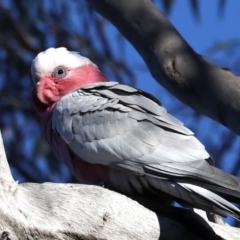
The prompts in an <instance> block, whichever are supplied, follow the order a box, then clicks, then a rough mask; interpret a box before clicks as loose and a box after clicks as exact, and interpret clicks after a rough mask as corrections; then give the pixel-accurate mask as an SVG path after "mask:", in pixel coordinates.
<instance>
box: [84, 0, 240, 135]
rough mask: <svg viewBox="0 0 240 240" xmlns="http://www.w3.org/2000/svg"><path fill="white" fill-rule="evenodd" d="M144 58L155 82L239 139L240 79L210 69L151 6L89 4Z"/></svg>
mask: <svg viewBox="0 0 240 240" xmlns="http://www.w3.org/2000/svg"><path fill="white" fill-rule="evenodd" d="M86 2H88V3H89V4H90V6H91V7H92V8H93V9H95V10H96V11H97V12H99V13H100V14H101V15H103V16H104V17H106V18H107V19H108V20H109V21H111V22H112V23H113V24H114V25H115V26H116V27H117V28H118V30H119V31H120V32H121V33H122V34H123V36H124V37H125V38H126V39H127V40H129V42H131V44H132V45H133V46H134V47H135V48H136V50H137V51H138V52H139V53H140V55H141V56H142V57H143V59H144V61H145V63H146V64H147V66H148V68H149V70H150V71H151V73H152V75H153V77H154V78H155V79H156V80H157V81H158V82H159V83H160V84H161V85H162V86H164V87H165V88H166V89H167V90H169V91H170V92H171V93H172V94H174V95H175V96H176V97H178V98H179V99H180V100H181V101H182V102H184V103H186V104H187V105H189V106H190V107H192V108H194V109H195V110H197V111H199V112H201V113H203V114H205V115H207V116H209V117H211V118H213V119H215V120H216V121H218V122H220V123H222V124H223V125H225V126H227V127H228V128H229V129H231V130H232V131H234V132H235V133H237V134H240V77H239V76H236V75H234V74H232V73H231V72H230V71H228V70H224V69H221V68H218V67H216V66H215V65H213V64H211V63H208V62H207V61H206V60H204V59H203V58H202V57H201V56H200V55H198V54H197V53H196V52H194V50H193V49H192V48H191V47H190V46H189V45H188V44H187V43H186V41H185V40H184V39H183V38H182V37H181V35H180V34H179V33H178V32H177V30H176V29H175V28H174V26H173V25H172V24H171V23H170V22H169V21H168V20H167V19H166V18H165V17H164V15H163V14H162V13H161V12H160V11H159V10H158V9H157V8H156V7H155V6H154V5H153V3H152V1H150V0H131V1H129V0H121V1H115V0H86Z"/></svg>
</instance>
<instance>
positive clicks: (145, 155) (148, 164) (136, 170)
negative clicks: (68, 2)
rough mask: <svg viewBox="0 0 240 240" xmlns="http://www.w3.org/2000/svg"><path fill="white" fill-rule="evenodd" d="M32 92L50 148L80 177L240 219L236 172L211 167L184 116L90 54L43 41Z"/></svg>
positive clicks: (136, 196) (162, 201)
mask: <svg viewBox="0 0 240 240" xmlns="http://www.w3.org/2000/svg"><path fill="white" fill-rule="evenodd" d="M31 71H32V77H33V80H34V83H35V87H34V89H33V91H32V99H33V103H34V106H35V108H36V109H37V110H38V111H39V113H40V115H41V118H42V122H43V129H44V134H45V137H46V139H47V141H48V143H49V144H50V145H51V147H52V148H53V150H54V152H55V153H56V154H57V155H58V157H59V158H60V159H62V161H63V162H64V163H65V164H66V165H67V166H68V167H69V168H70V170H71V172H72V173H73V175H74V176H75V177H76V178H77V179H78V180H79V181H80V182H81V183H84V184H95V185H104V187H106V188H109V189H112V190H115V191H117V192H120V193H123V194H126V195H127V196H131V197H132V198H133V199H144V198H145V197H147V196H151V198H152V199H155V200H157V202H159V204H166V206H167V205H168V204H173V203H174V202H178V203H180V204H182V205H184V206H189V207H194V208H200V209H203V210H205V211H210V212H213V213H217V214H220V215H222V216H226V215H227V214H229V215H231V216H233V217H235V218H237V219H238V220H240V210H239V209H238V208H237V207H235V206H234V205H232V204H231V203H230V202H229V201H233V202H238V203H239V202H240V179H238V178H237V177H235V176H232V175H230V174H228V173H225V172H224V171H222V170H220V169H218V168H216V167H214V164H213V161H212V160H211V158H210V157H209V154H208V153H207V152H206V150H205V148H204V146H203V145H202V144H201V143H200V142H199V141H198V140H197V139H196V138H195V137H194V134H193V133H192V132H191V131H190V130H189V129H187V128H186V127H184V126H183V124H182V122H180V121H179V120H177V119H176V118H174V117H173V116H172V115H170V114H169V113H167V111H166V109H165V108H164V107H163V106H162V104H161V103H160V102H159V101H158V99H156V98H155V97H154V96H152V95H151V94H149V93H146V92H144V91H142V90H139V89H136V88H134V87H130V86H127V85H123V84H120V83H117V82H110V81H109V80H108V79H107V77H106V76H105V75H104V74H103V73H101V72H100V70H99V69H98V67H97V66H96V65H95V64H93V63H92V62H91V61H90V60H89V59H88V58H85V57H83V56H81V55H79V54H78V53H77V52H71V51H68V50H67V49H66V48H63V47H61V48H49V49H47V50H46V51H45V52H41V53H39V54H38V55H37V57H36V58H35V59H34V60H33V63H32V69H31Z"/></svg>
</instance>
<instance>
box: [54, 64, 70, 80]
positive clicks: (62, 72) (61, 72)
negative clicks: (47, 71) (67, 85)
mask: <svg viewBox="0 0 240 240" xmlns="http://www.w3.org/2000/svg"><path fill="white" fill-rule="evenodd" d="M66 75H67V69H66V68H65V67H63V66H59V67H56V68H55V69H54V71H53V73H52V77H54V78H64V77H66Z"/></svg>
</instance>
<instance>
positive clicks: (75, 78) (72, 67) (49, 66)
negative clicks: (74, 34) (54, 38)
mask: <svg viewBox="0 0 240 240" xmlns="http://www.w3.org/2000/svg"><path fill="white" fill-rule="evenodd" d="M31 72H32V78H33V81H34V89H33V91H32V100H33V104H34V105H35V107H36V109H37V110H39V111H45V110H46V109H47V108H48V107H50V106H52V105H53V104H55V103H56V102H57V101H59V99H60V98H61V97H63V96H64V95H66V94H67V93H69V92H71V91H73V90H75V89H77V88H80V87H82V86H84V85H86V84H90V83H94V82H106V81H108V79H107V78H106V77H105V76H104V75H103V74H102V73H101V72H100V71H99V69H98V67H97V66H96V65H95V64H93V63H92V62H91V61H90V60H89V59H88V58H86V57H83V56H81V55H80V54H78V53H77V52H70V51H68V50H67V49H66V48H64V47H61V48H49V49H47V50H46V51H44V52H41V53H39V54H38V55H37V57H36V58H35V59H34V60H33V63H32V68H31Z"/></svg>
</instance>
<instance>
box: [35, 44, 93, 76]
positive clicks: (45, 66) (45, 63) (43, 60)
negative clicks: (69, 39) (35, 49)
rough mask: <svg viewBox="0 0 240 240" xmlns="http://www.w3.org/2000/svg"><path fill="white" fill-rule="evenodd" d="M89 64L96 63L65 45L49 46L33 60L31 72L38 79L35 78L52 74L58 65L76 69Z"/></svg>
mask: <svg viewBox="0 0 240 240" xmlns="http://www.w3.org/2000/svg"><path fill="white" fill-rule="evenodd" d="M87 64H92V65H94V64H93V63H92V62H91V61H90V60H89V59H88V58H86V57H83V56H81V55H80V54H79V53H78V52H71V51H68V50H67V49H66V48H65V47H60V48H48V49H47V50H46V51H44V52H41V53H39V54H38V55H37V56H36V58H35V59H34V60H33V62H32V67H31V73H32V77H33V79H34V80H36V79H35V78H41V77H43V76H50V75H51V73H52V71H53V70H54V69H55V68H56V67H58V66H65V67H67V68H69V69H75V68H77V67H81V66H83V65H87ZM94 66H96V65H94ZM96 67H97V66H96Z"/></svg>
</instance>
